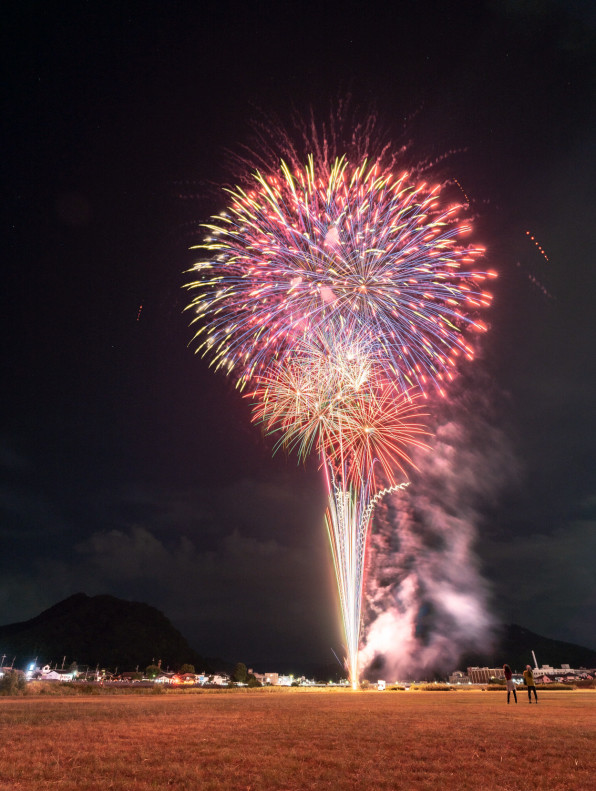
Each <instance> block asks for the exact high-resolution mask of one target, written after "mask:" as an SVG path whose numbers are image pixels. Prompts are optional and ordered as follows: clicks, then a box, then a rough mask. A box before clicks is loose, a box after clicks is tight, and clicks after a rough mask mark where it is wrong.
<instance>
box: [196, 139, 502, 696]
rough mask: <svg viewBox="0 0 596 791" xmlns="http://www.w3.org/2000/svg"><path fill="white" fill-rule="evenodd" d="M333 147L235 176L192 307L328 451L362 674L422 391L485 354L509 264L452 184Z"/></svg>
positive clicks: (348, 615)
mask: <svg viewBox="0 0 596 791" xmlns="http://www.w3.org/2000/svg"><path fill="white" fill-rule="evenodd" d="M326 157H327V154H325V158H324V159H323V160H322V161H321V160H320V159H316V160H315V158H314V157H313V156H309V157H308V159H307V162H306V165H305V166H304V167H301V168H300V167H296V166H295V165H294V166H293V167H292V168H290V167H288V166H287V165H286V164H285V163H283V162H282V163H281V166H280V169H279V172H277V173H269V174H261V173H256V174H255V175H254V179H253V183H252V185H251V186H250V187H246V188H241V187H236V188H234V189H231V190H228V193H229V196H230V205H229V207H228V209H227V211H225V212H224V213H222V214H221V215H220V216H218V217H215V218H213V222H212V223H211V224H209V225H207V226H205V227H206V228H207V229H208V230H209V233H210V235H209V236H208V237H207V238H206V239H205V241H204V243H203V244H201V245H198V247H197V249H199V250H201V251H202V253H203V257H202V259H201V260H200V261H198V262H197V263H196V265H195V267H194V271H195V273H196V274H197V277H196V279H195V280H194V281H193V282H191V283H190V284H189V288H191V289H193V290H194V291H195V293H196V296H195V297H194V299H193V300H192V303H191V305H190V306H189V307H190V308H191V309H192V310H193V311H194V312H195V318H194V319H193V323H194V322H197V323H198V325H199V326H198V330H197V332H196V335H195V340H196V341H197V344H198V349H197V351H200V352H201V353H202V354H208V355H209V357H210V358H211V363H212V365H214V367H215V368H216V369H217V368H222V369H223V370H225V371H226V372H227V373H230V374H232V375H233V376H234V378H235V379H236V383H237V386H238V387H239V388H240V389H244V388H246V389H247V391H248V395H249V396H250V397H251V398H252V399H253V403H254V419H255V420H257V421H260V422H262V423H263V425H264V427H265V429H266V430H267V431H269V432H271V433H278V434H280V438H279V443H278V444H283V445H285V446H287V447H289V448H292V449H297V450H298V451H299V453H300V454H301V455H305V454H306V453H308V452H309V451H310V450H311V449H316V452H317V453H318V455H319V458H320V461H321V466H322V467H323V468H324V470H325V476H326V482H327V489H328V493H329V507H328V511H327V516H326V524H327V528H328V531H329V536H330V541H331V547H332V552H333V557H334V564H335V570H336V576H337V581H338V588H339V594H340V602H341V609H342V618H343V622H344V629H345V633H346V642H347V666H348V669H349V674H350V678H351V681H352V684H353V685H354V686H355V685H356V683H357V679H358V646H359V635H360V612H361V601H362V583H363V574H364V559H365V553H366V542H367V536H368V533H369V526H370V521H371V517H372V511H373V508H374V506H375V504H376V503H377V501H378V500H379V497H380V492H381V489H382V488H383V487H384V486H386V487H388V488H390V489H391V488H397V487H399V484H398V481H397V476H398V475H399V474H400V473H403V472H404V466H406V465H408V464H409V463H410V456H409V453H410V451H411V449H412V448H416V447H421V446H423V444H424V443H423V442H422V441H421V440H420V438H419V435H420V434H423V433H424V427H423V426H422V425H421V424H420V423H419V422H417V421H418V419H419V418H420V417H421V413H420V412H419V411H418V409H417V405H416V401H417V398H418V396H419V394H421V395H423V396H425V397H427V396H428V392H429V390H430V391H431V392H433V391H437V392H438V393H440V394H441V395H445V390H444V384H445V382H446V381H450V380H452V379H453V376H454V371H455V368H456V364H457V363H458V361H459V359H460V358H462V357H465V358H468V359H472V357H473V350H472V347H471V345H470V344H469V342H468V341H467V340H466V339H465V337H464V335H463V332H462V330H463V329H465V328H468V329H475V330H478V331H483V330H484V329H486V327H485V325H484V324H483V323H482V322H481V321H479V320H478V318H477V312H478V310H479V309H481V308H483V307H488V305H489V304H490V300H491V296H490V294H488V293H487V292H485V291H482V290H480V286H479V284H480V283H481V282H482V281H483V280H486V279H487V278H490V277H494V276H495V275H494V273H492V272H477V271H471V270H470V266H471V265H472V264H474V263H475V261H476V260H477V259H478V258H479V257H480V256H481V255H482V253H483V250H482V248H480V247H477V246H474V245H472V244H467V243H465V242H463V240H462V237H463V236H465V235H466V234H467V232H468V231H469V227H468V226H467V225H466V223H465V222H464V221H463V220H462V219H461V216H460V215H461V214H462V213H463V211H464V210H465V207H464V206H461V205H458V204H447V202H446V201H445V200H444V197H443V195H442V188H441V186H440V185H428V184H426V183H420V182H418V181H414V180H413V179H412V178H411V177H410V176H409V175H408V173H406V172H403V173H401V174H400V175H399V176H397V177H395V176H394V174H393V173H391V172H390V171H389V170H388V169H387V168H383V167H382V166H381V165H380V164H379V162H378V161H372V162H370V161H367V160H364V161H362V162H360V163H359V164H358V165H356V166H353V165H350V164H349V163H348V161H347V159H346V158H345V157H339V158H336V159H335V160H333V161H332V162H331V163H330V164H327V159H326ZM377 471H382V473H383V475H382V476H381V477H383V478H384V480H385V481H386V483H381V480H380V477H379V476H378V473H377Z"/></svg>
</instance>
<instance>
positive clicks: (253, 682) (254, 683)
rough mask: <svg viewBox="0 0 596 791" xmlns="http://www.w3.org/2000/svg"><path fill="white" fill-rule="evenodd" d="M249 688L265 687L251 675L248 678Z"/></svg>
mask: <svg viewBox="0 0 596 791" xmlns="http://www.w3.org/2000/svg"><path fill="white" fill-rule="evenodd" d="M248 686H249V687H262V686H263V685H262V684H261V682H260V681H259V680H258V679H256V678H255V677H254V676H253V675H252V673H251V674H250V676H249V677H248Z"/></svg>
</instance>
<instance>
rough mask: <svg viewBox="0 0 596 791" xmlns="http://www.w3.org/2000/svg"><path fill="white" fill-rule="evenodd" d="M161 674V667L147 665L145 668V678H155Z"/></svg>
mask: <svg viewBox="0 0 596 791" xmlns="http://www.w3.org/2000/svg"><path fill="white" fill-rule="evenodd" d="M159 673H161V667H159V665H147V667H146V668H145V676H146V677H147V678H155V677H156V676H157V675H158V674H159Z"/></svg>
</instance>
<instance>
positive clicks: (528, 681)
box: [524, 665, 538, 703]
mask: <svg viewBox="0 0 596 791" xmlns="http://www.w3.org/2000/svg"><path fill="white" fill-rule="evenodd" d="M524 683H525V685H526V686H527V688H528V703H531V702H532V690H534V700H535V701H536V703H538V695H537V694H536V681H535V680H534V673H532V667H531V665H526V669H525V670H524Z"/></svg>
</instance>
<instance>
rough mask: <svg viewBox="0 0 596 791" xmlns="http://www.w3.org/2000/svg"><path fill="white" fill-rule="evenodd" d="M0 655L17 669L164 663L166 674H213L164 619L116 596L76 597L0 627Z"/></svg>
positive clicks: (148, 608)
mask: <svg viewBox="0 0 596 791" xmlns="http://www.w3.org/2000/svg"><path fill="white" fill-rule="evenodd" d="M0 650H1V652H2V654H6V656H7V658H8V661H9V662H10V660H11V659H12V657H13V656H16V661H15V667H24V666H25V665H28V664H29V663H30V662H34V661H35V660H36V659H37V662H36V664H38V665H44V664H55V663H59V664H61V663H62V662H63V658H64V657H66V665H69V664H70V663H71V662H77V664H78V665H79V667H80V666H83V665H89V666H90V667H96V666H97V665H99V667H100V668H108V669H112V670H114V669H115V668H116V667H118V668H119V670H120V671H124V670H134V669H135V668H136V667H137V666H138V667H139V668H140V669H144V668H145V667H147V665H150V664H153V663H157V662H159V661H160V660H161V666H162V667H163V668H164V669H166V668H167V667H170V668H171V669H177V668H179V667H180V665H182V664H184V663H190V664H193V665H194V666H195V668H196V670H197V672H199V671H203V670H205V671H207V672H209V671H211V670H212V668H211V667H210V666H209V665H210V662H209V661H208V660H205V659H204V658H203V657H201V656H200V655H199V654H197V652H196V651H195V650H193V649H192V648H191V647H190V645H189V644H188V642H187V641H186V639H185V638H184V637H183V636H182V634H180V632H179V631H178V630H177V629H175V628H174V626H172V624H171V623H170V621H169V620H168V619H167V618H166V616H165V615H164V614H163V613H162V612H160V611H159V610H157V609H155V607H151V606H150V605H148V604H143V603H141V602H131V601H125V600H124V599H118V598H116V597H115V596H87V595H86V594H85V593H76V594H74V595H73V596H70V597H69V598H67V599H65V600H64V601H61V602H58V604H54V606H53V607H50V608H49V609H48V610H44V611H43V612H42V613H40V614H39V615H37V616H35V618H31V620H29V621H23V622H21V623H13V624H8V625H6V626H0Z"/></svg>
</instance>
